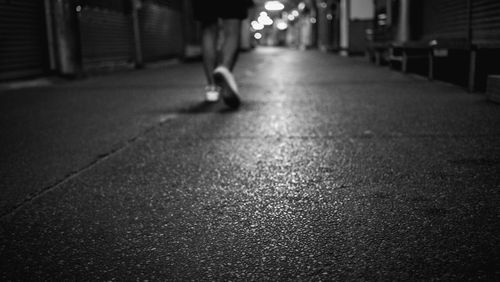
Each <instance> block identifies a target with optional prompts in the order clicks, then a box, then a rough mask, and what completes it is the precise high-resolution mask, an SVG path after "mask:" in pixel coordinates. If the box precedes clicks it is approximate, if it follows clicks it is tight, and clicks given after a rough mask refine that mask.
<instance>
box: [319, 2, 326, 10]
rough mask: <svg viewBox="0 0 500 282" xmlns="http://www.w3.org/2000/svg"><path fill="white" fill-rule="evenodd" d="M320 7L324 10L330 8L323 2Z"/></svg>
mask: <svg viewBox="0 0 500 282" xmlns="http://www.w3.org/2000/svg"><path fill="white" fill-rule="evenodd" d="M319 6H320V7H321V8H323V9H326V7H328V4H326V2H321V4H319Z"/></svg>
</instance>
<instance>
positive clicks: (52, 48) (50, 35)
mask: <svg viewBox="0 0 500 282" xmlns="http://www.w3.org/2000/svg"><path fill="white" fill-rule="evenodd" d="M44 4H45V7H44V9H45V25H46V33H47V48H48V50H49V68H50V70H56V69H57V62H56V45H55V41H54V23H53V18H52V5H51V0H45V1H44Z"/></svg>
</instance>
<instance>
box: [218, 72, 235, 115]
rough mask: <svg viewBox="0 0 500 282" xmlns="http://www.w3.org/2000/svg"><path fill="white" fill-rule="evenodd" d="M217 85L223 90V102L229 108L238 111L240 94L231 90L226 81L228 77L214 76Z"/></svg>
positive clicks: (219, 74) (220, 74)
mask: <svg viewBox="0 0 500 282" xmlns="http://www.w3.org/2000/svg"><path fill="white" fill-rule="evenodd" d="M214 80H215V84H217V85H218V86H219V87H220V88H221V89H222V90H221V94H222V95H221V96H222V100H223V101H224V103H225V104H226V105H228V106H229V107H231V108H233V109H236V108H238V107H239V106H240V104H241V102H240V98H239V97H238V94H237V93H236V92H235V91H234V90H233V89H232V88H231V86H230V85H229V83H228V82H227V80H226V77H225V76H224V75H223V74H222V73H215V74H214Z"/></svg>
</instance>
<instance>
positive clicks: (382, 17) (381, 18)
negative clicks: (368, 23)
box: [378, 14, 387, 20]
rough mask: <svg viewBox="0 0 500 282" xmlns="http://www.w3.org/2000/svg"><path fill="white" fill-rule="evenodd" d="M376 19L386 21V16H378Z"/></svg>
mask: <svg viewBox="0 0 500 282" xmlns="http://www.w3.org/2000/svg"><path fill="white" fill-rule="evenodd" d="M378 19H379V20H385V19H387V15H386V14H380V15H378Z"/></svg>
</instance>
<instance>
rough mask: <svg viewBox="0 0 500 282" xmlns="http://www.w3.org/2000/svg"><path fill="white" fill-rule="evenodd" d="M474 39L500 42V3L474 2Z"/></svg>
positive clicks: (491, 0)
mask: <svg viewBox="0 0 500 282" xmlns="http://www.w3.org/2000/svg"><path fill="white" fill-rule="evenodd" d="M472 39H473V40H474V41H492V40H495V41H500V1H498V0H472Z"/></svg>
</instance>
